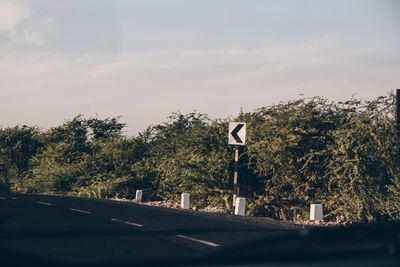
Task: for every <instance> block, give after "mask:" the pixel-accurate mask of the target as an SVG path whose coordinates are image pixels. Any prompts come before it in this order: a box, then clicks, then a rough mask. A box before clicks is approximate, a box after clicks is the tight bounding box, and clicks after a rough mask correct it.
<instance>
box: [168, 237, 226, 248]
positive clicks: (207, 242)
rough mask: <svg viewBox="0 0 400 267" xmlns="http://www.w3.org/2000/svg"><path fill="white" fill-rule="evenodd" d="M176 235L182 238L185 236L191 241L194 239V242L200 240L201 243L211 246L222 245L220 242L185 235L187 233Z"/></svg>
mask: <svg viewBox="0 0 400 267" xmlns="http://www.w3.org/2000/svg"><path fill="white" fill-rule="evenodd" d="M175 236H177V237H181V238H185V239H188V240H191V241H194V242H199V243H202V244H204V245H208V246H211V247H219V246H221V245H220V244H217V243H214V242H211V241H206V240H201V239H197V238H193V237H189V236H185V235H175Z"/></svg>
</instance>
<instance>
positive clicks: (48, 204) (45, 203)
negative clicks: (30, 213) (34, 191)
mask: <svg viewBox="0 0 400 267" xmlns="http://www.w3.org/2000/svg"><path fill="white" fill-rule="evenodd" d="M36 203H38V204H42V205H47V206H52V205H53V204H51V203H48V202H42V201H36Z"/></svg>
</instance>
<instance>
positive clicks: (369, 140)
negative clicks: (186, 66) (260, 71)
mask: <svg viewBox="0 0 400 267" xmlns="http://www.w3.org/2000/svg"><path fill="white" fill-rule="evenodd" d="M393 111H394V96H393V94H389V95H387V96H382V97H378V98H377V99H375V100H372V101H365V102H363V101H360V100H358V99H354V98H352V99H350V100H349V101H346V102H344V103H342V102H339V103H336V102H330V101H328V100H326V99H323V98H320V97H314V98H310V99H303V98H300V99H296V100H293V101H289V102H286V103H283V102H282V103H279V104H277V105H272V106H268V107H263V108H260V109H258V110H256V111H255V112H250V113H243V112H241V113H240V114H239V115H238V117H237V118H235V120H236V121H245V122H246V123H247V141H246V147H241V148H240V163H239V173H240V175H239V186H240V188H239V192H240V195H241V196H244V197H246V198H247V203H248V210H247V214H248V215H251V216H269V217H274V218H279V219H283V220H294V221H302V220H306V219H307V217H308V209H309V205H310V204H311V203H322V204H323V205H324V212H325V214H326V218H328V219H329V218H334V217H335V216H337V215H345V216H346V217H347V218H349V219H352V220H354V221H359V222H375V221H386V220H399V219H400V215H399V209H400V168H399V167H398V164H397V162H400V143H399V140H400V138H399V137H400V136H399V135H400V128H399V127H398V126H396V125H395V124H394V120H393ZM124 127H125V124H124V123H120V122H119V118H107V119H104V120H101V119H97V118H89V119H85V118H84V117H83V116H82V115H79V116H77V117H75V118H74V119H72V120H70V121H66V122H65V123H64V124H63V125H61V126H58V127H55V128H52V129H50V130H47V131H42V130H39V129H37V128H34V127H27V126H23V127H19V126H17V127H14V128H5V129H0V141H1V143H0V144H1V147H0V149H1V150H0V152H1V153H0V167H1V179H2V181H3V182H4V181H6V179H8V178H9V177H14V178H16V180H17V183H16V184H15V185H14V190H16V191H19V192H29V193H44V194H48V193H50V194H55V193H57V194H67V195H79V196H87V197H96V198H109V197H125V198H134V195H135V191H136V190H137V189H142V190H144V191H145V194H144V196H145V198H147V199H148V200H168V201H174V202H178V201H179V197H180V194H181V193H183V192H188V193H190V194H191V203H192V204H193V205H194V206H196V207H200V208H201V207H204V206H207V205H213V206H221V207H226V208H228V209H229V208H232V207H231V203H232V199H231V197H232V193H233V192H232V189H233V185H232V181H233V163H234V162H233V147H231V146H228V145H227V131H228V120H211V119H210V118H208V117H207V115H205V114H201V113H197V112H193V113H189V114H180V113H173V114H172V115H171V116H170V117H169V118H168V121H167V122H165V123H161V124H158V125H154V126H150V127H149V128H148V129H146V130H145V131H143V132H142V133H140V134H139V136H137V137H131V138H127V137H125V136H124V135H123V134H122V131H123V128H124Z"/></svg>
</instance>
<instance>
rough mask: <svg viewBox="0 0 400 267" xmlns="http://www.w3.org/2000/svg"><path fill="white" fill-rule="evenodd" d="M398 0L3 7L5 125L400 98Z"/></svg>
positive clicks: (2, 0) (0, 119)
mask: <svg viewBox="0 0 400 267" xmlns="http://www.w3.org/2000/svg"><path fill="white" fill-rule="evenodd" d="M398 14H400V1H396V0H374V1H372V0H353V1H349V0H345V1H343V0H336V1H327V0H312V1H311V0H302V1H299V0H283V1H268V0H263V1H261V0H241V1H239V0H201V1H198V0H196V1H195V0H125V1H124V0H120V1H118V0H116V1H111V0H107V1H106V0H85V1H81V0H79V1H78V0H69V1H54V0H31V1H28V0H26V1H16V0H12V1H7V0H0V126H2V127H13V126H16V125H30V126H38V127H42V128H43V129H48V128H50V127H55V126H58V125H60V124H62V123H63V122H65V121H66V120H68V119H72V118H74V117H75V116H77V115H78V114H84V115H85V116H86V117H96V116H98V118H101V119H102V118H107V117H116V116H122V117H121V122H124V123H127V125H128V126H127V128H126V132H125V133H126V134H127V135H130V136H132V135H133V136H136V135H137V134H138V132H141V131H143V130H145V129H146V128H147V127H148V126H150V125H154V124H158V123H161V122H165V121H167V117H168V116H169V115H171V114H172V113H173V112H181V113H184V114H185V113H189V112H193V111H198V112H201V113H206V114H208V115H209V116H210V117H211V118H213V119H215V118H228V117H234V116H237V115H238V113H239V112H240V110H243V111H244V112H252V111H255V110H256V109H257V108H261V107H264V106H268V105H272V104H277V103H279V102H280V101H288V100H291V99H295V98H297V97H299V95H301V94H304V96H305V97H312V96H322V97H325V98H328V99H331V100H335V101H339V100H347V99H350V98H351V97H352V95H355V96H356V97H358V98H361V99H365V100H368V99H373V98H375V97H377V96H380V95H386V94H387V93H388V92H390V91H393V90H395V89H396V88H400V16H399V15H398Z"/></svg>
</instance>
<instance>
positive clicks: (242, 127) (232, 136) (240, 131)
mask: <svg viewBox="0 0 400 267" xmlns="http://www.w3.org/2000/svg"><path fill="white" fill-rule="evenodd" d="M245 143H246V123H244V122H230V123H229V137H228V144H230V145H239V146H244V145H245Z"/></svg>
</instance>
